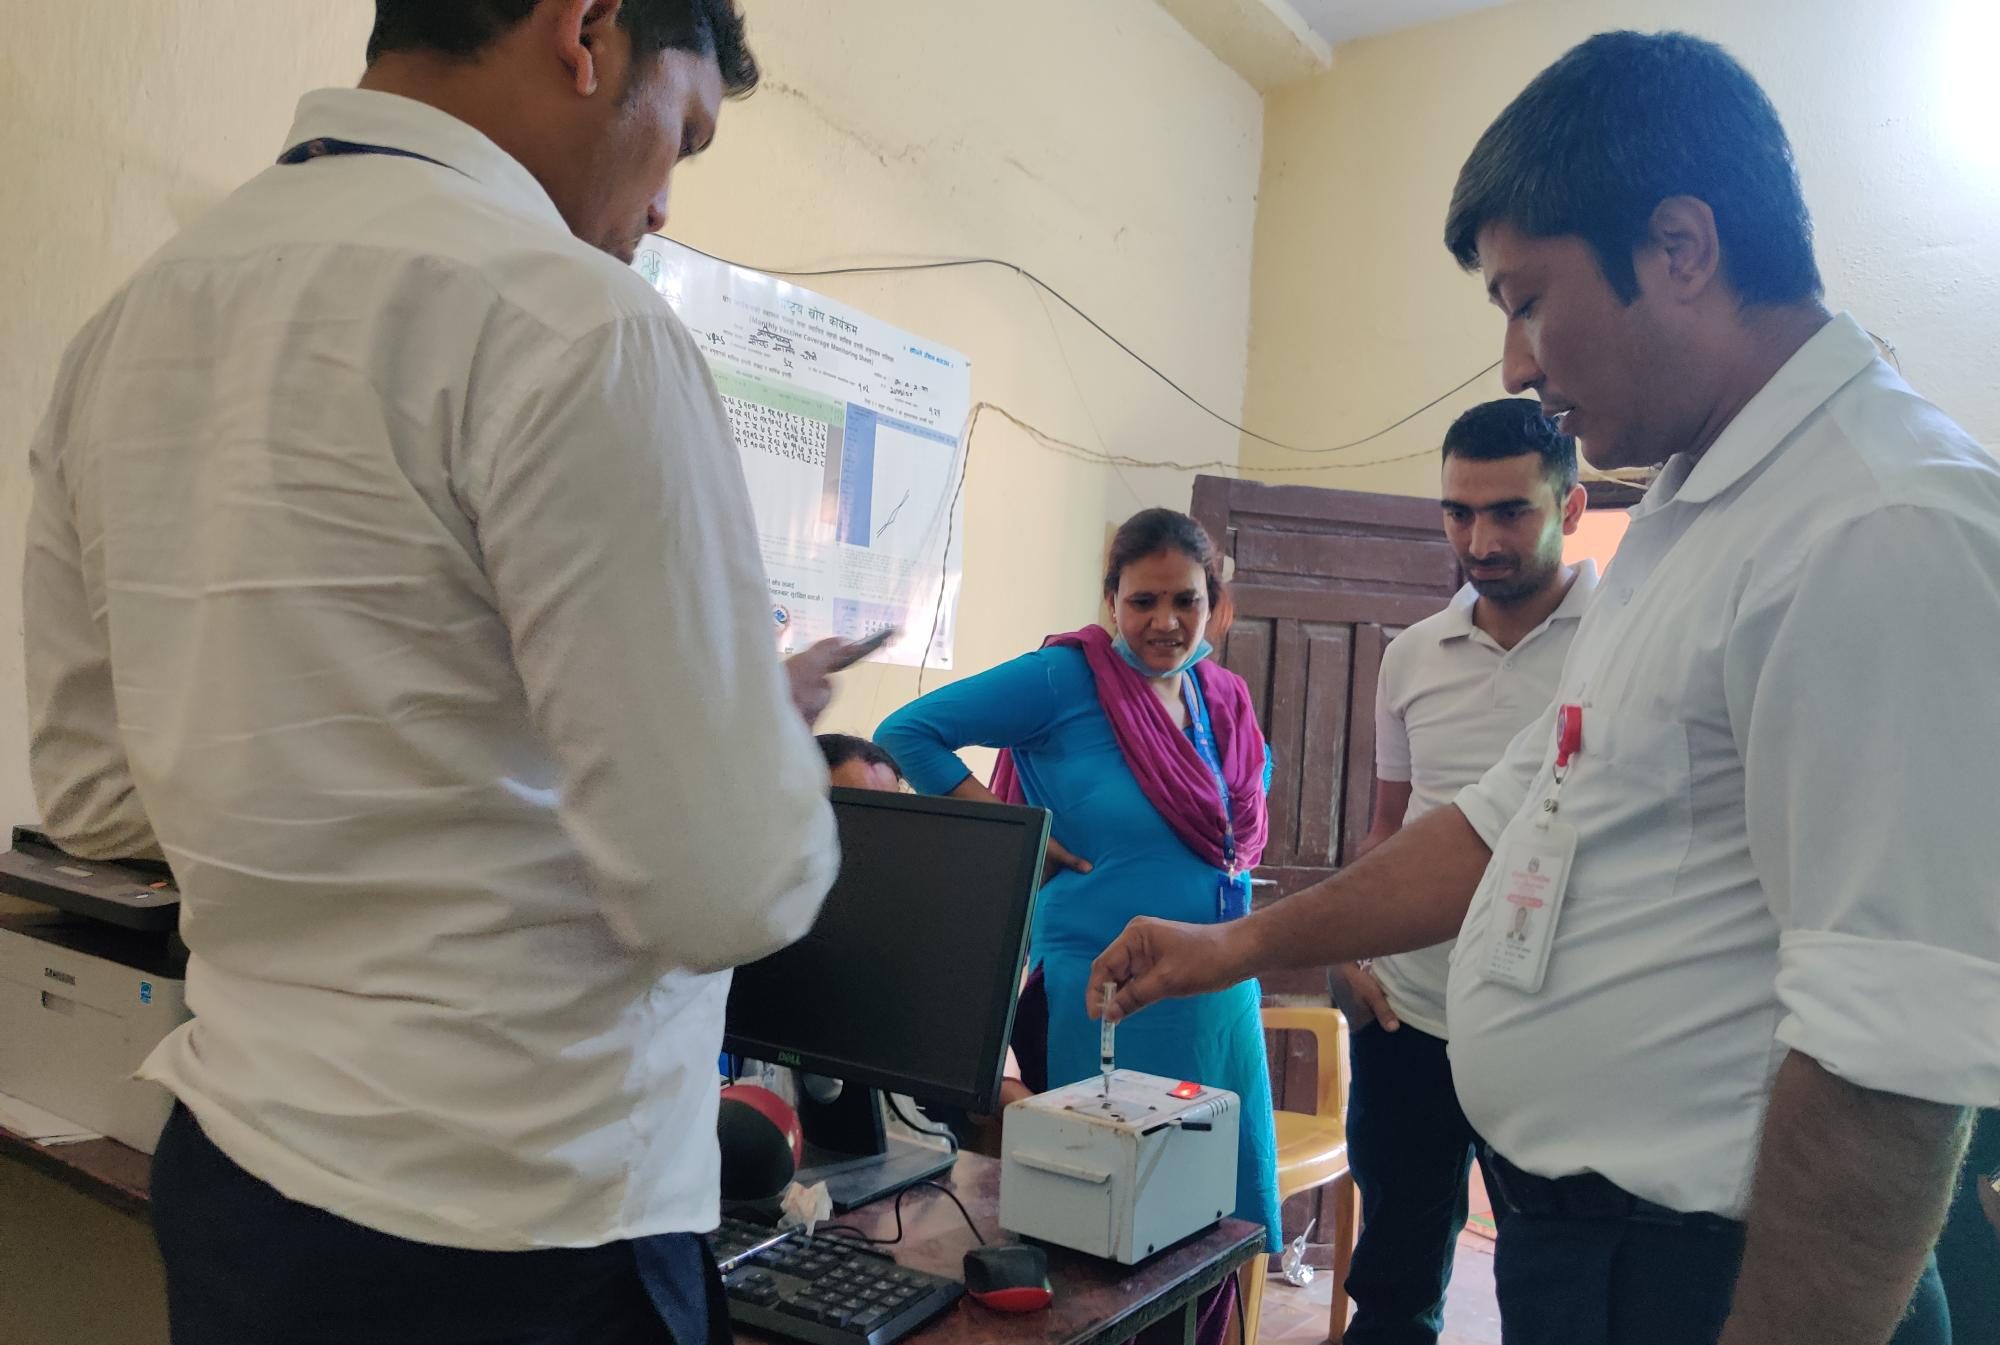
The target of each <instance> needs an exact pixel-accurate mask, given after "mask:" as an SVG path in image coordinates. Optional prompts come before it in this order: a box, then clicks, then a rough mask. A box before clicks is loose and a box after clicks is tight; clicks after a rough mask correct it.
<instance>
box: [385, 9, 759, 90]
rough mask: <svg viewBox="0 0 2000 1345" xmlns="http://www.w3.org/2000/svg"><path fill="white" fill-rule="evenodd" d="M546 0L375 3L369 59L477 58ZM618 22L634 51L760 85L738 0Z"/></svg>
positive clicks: (624, 16) (733, 82)
mask: <svg viewBox="0 0 2000 1345" xmlns="http://www.w3.org/2000/svg"><path fill="white" fill-rule="evenodd" d="M539 3H540V0H375V28H374V30H373V31H372V32H370V33H369V35H368V59H369V61H370V62H373V61H374V60H375V58H376V57H377V56H380V55H382V53H384V52H389V51H429V52H437V53H439V54H442V55H446V56H459V57H470V56H476V55H478V54H479V52H480V51H481V50H482V49H483V48H484V47H485V46H486V45H487V44H488V43H490V42H492V41H494V40H495V39H496V38H498V37H499V36H500V35H501V34H502V33H504V32H506V31H507V30H508V29H510V28H512V27H513V26H514V25H515V24H517V23H520V22H521V21H522V20H523V19H525V18H527V17H528V15H530V14H532V13H533V12H534V9H535V6H536V5H537V4H539ZM618 23H619V25H620V26H621V27H623V28H624V29H625V30H626V31H627V32H629V33H630V34H631V35H632V50H633V53H634V54H635V55H637V56H639V57H641V58H644V57H650V56H657V55H659V54H660V53H661V52H663V51H665V50H666V49H667V48H669V47H674V48H677V49H679V50H681V51H691V52H694V53H696V54H697V55H701V56H714V57H715V61H716V64H717V65H718V66H720V67H721V68H722V88H723V91H724V92H725V93H727V94H728V95H729V96H730V97H731V98H741V97H743V96H744V95H746V94H748V93H749V92H750V91H751V90H753V89H755V88H756V87H757V80H758V78H759V72H758V70H757V58H756V57H755V56H753V55H751V54H750V47H749V45H748V43H746V42H745V41H744V38H743V16H742V15H741V14H740V13H738V12H737V10H736V0H625V4H624V6H623V7H622V8H621V9H620V10H619V11H618Z"/></svg>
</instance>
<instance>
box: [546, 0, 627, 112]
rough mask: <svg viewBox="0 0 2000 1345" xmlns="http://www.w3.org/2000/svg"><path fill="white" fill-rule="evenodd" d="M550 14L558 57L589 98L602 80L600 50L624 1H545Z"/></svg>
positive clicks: (582, 93)
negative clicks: (552, 10) (551, 11)
mask: <svg viewBox="0 0 2000 1345" xmlns="http://www.w3.org/2000/svg"><path fill="white" fill-rule="evenodd" d="M544 2H545V3H547V4H549V5H550V6H551V7H552V8H553V9H554V11H555V13H554V14H553V16H552V17H551V22H552V23H553V25H554V28H553V37H554V41H555V47H556V58H557V59H558V60H560V61H561V62H562V63H563V66H564V68H565V69H567V70H568V71H569V72H570V81H571V83H572V84H573V85H574V86H575V88H576V91H577V93H578V94H579V95H580V96H582V97H584V98H589V97H591V96H592V95H593V94H595V93H596V92H597V90H598V86H599V85H600V84H601V83H602V82H603V71H602V68H601V66H600V60H599V55H598V53H599V52H600V51H602V50H603V46H604V41H605V38H606V36H607V35H608V34H609V32H610V30H611V28H612V26H613V25H614V24H616V23H617V22H618V10H619V8H620V3H621V0H544Z"/></svg>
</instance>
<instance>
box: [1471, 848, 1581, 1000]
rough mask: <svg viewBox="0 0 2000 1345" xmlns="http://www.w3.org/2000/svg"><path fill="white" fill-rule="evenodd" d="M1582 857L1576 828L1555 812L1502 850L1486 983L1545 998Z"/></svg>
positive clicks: (1487, 950)
mask: <svg viewBox="0 0 2000 1345" xmlns="http://www.w3.org/2000/svg"><path fill="white" fill-rule="evenodd" d="M1575 859H1576V828H1575V827H1573V826H1571V825H1570V824H1569V823H1567V822H1565V821H1563V820H1562V818H1560V817H1557V816H1554V815H1552V814H1544V815H1543V816H1541V817H1538V818H1536V819H1535V821H1534V822H1532V823H1530V824H1529V825H1528V826H1525V827H1519V828H1517V829H1516V830H1515V831H1514V833H1513V835H1511V836H1509V837H1508V838H1507V840H1506V841H1505V842H1504V843H1503V845H1502V847H1501V854H1500V890H1499V891H1498V892H1496V893H1495V894H1494V901H1493V923H1492V926H1491V932H1490V937H1489V938H1488V940H1487V945H1486V979H1487V980H1489V981H1498V982H1499V983H1500V984H1502V985H1511V986H1513V987H1514V988H1515V989H1516V990H1519V991H1522V992H1524V993H1526V994H1530V995H1533V994H1539V993H1540V992H1541V988H1542V978H1543V977H1544V976H1546V975H1547V974H1548V969H1549V949H1550V948H1551V947H1552V946H1553V945H1554V943H1555V937H1556V920H1557V919H1558V918H1559V917H1560V916H1561V915H1562V903H1563V894H1564V893H1565V892H1567V891H1568V890H1569V869H1570V864H1571V863H1572V862H1573V861H1574V860H1575Z"/></svg>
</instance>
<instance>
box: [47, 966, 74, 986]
mask: <svg viewBox="0 0 2000 1345" xmlns="http://www.w3.org/2000/svg"><path fill="white" fill-rule="evenodd" d="M42 975H44V976H46V977H48V978H49V979H50V980H51V981H61V982H62V983H63V984H64V985H75V984H76V977H74V976H72V975H70V974H69V973H68V972H66V971H57V970H56V969H55V968H54V967H43V968H42Z"/></svg>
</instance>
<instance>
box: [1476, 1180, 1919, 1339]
mask: <svg viewBox="0 0 2000 1345" xmlns="http://www.w3.org/2000/svg"><path fill="white" fill-rule="evenodd" d="M1565 1180H1568V1181H1575V1180H1577V1179H1573V1178H1572V1179H1565ZM1613 1189H1615V1188H1613ZM1513 1194H1514V1193H1511V1192H1510V1197H1511V1196H1512V1195H1513ZM1538 1203H1539V1202H1537V1201H1534V1200H1520V1199H1514V1200H1512V1203H1511V1204H1510V1208H1509V1209H1508V1211H1507V1217H1506V1219H1505V1220H1503V1221H1502V1223H1501V1225H1500V1242H1499V1246H1498V1247H1497V1248H1496V1250H1495V1252H1494V1257H1493V1279H1494V1285H1495V1287H1496V1289H1497V1290H1498V1291H1499V1297H1500V1329H1501V1333H1502V1334H1503V1335H1504V1336H1505V1337H1506V1340H1507V1345H1714V1342H1715V1340H1716V1337H1717V1336H1718V1335H1720V1334H1721V1331H1722V1324H1723V1322H1724V1321H1725V1320H1726V1319H1727V1318H1728V1316H1729V1307H1730V1303H1731V1301H1732V1300H1733V1299H1734V1297H1735V1291H1736V1275H1737V1272H1738V1271H1739V1270H1740V1269H1741V1268H1742V1264H1743V1234H1744V1228H1743V1225H1742V1224H1739V1223H1732V1222H1729V1221H1727V1220H1724V1219H1718V1218H1715V1217H1713V1216H1701V1215H1697V1216H1682V1218H1683V1219H1684V1220H1685V1222H1679V1223H1673V1222H1666V1221H1665V1220H1666V1218H1669V1217H1671V1216H1670V1215H1667V1214H1666V1212H1659V1213H1658V1214H1657V1215H1654V1214H1648V1215H1642V1216H1636V1217H1625V1218H1617V1217H1588V1216H1579V1215H1577V1214H1570V1213H1562V1212H1558V1211H1555V1210H1551V1209H1543V1208H1536V1206H1537V1204H1538ZM1951 1338H1952V1337H1951V1323H1950V1322H1949V1321H1948V1320H1947V1319H1946V1316H1945V1303H1944V1290H1943V1289H1942V1287H1941V1286H1940V1285H1939V1283H1938V1274H1937V1264H1936V1262H1935V1261H1933V1262H1932V1263H1931V1264H1930V1265H1929V1266H1928V1267H1927V1268H1926V1269H1925V1271H1924V1274H1923V1278H1922V1279H1920V1280H1919V1281H1918V1282H1917V1289H1916V1293H1915V1295H1914V1296H1913V1297H1912V1298H1911V1301H1910V1306H1909V1309H1908V1312H1907V1313H1906V1314H1905V1316H1904V1318H1903V1321H1902V1324H1901V1325H1900V1326H1899V1327H1898V1328H1897V1330H1896V1333H1895V1335H1894V1336H1893V1337H1892V1338H1891V1345H1951Z"/></svg>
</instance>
